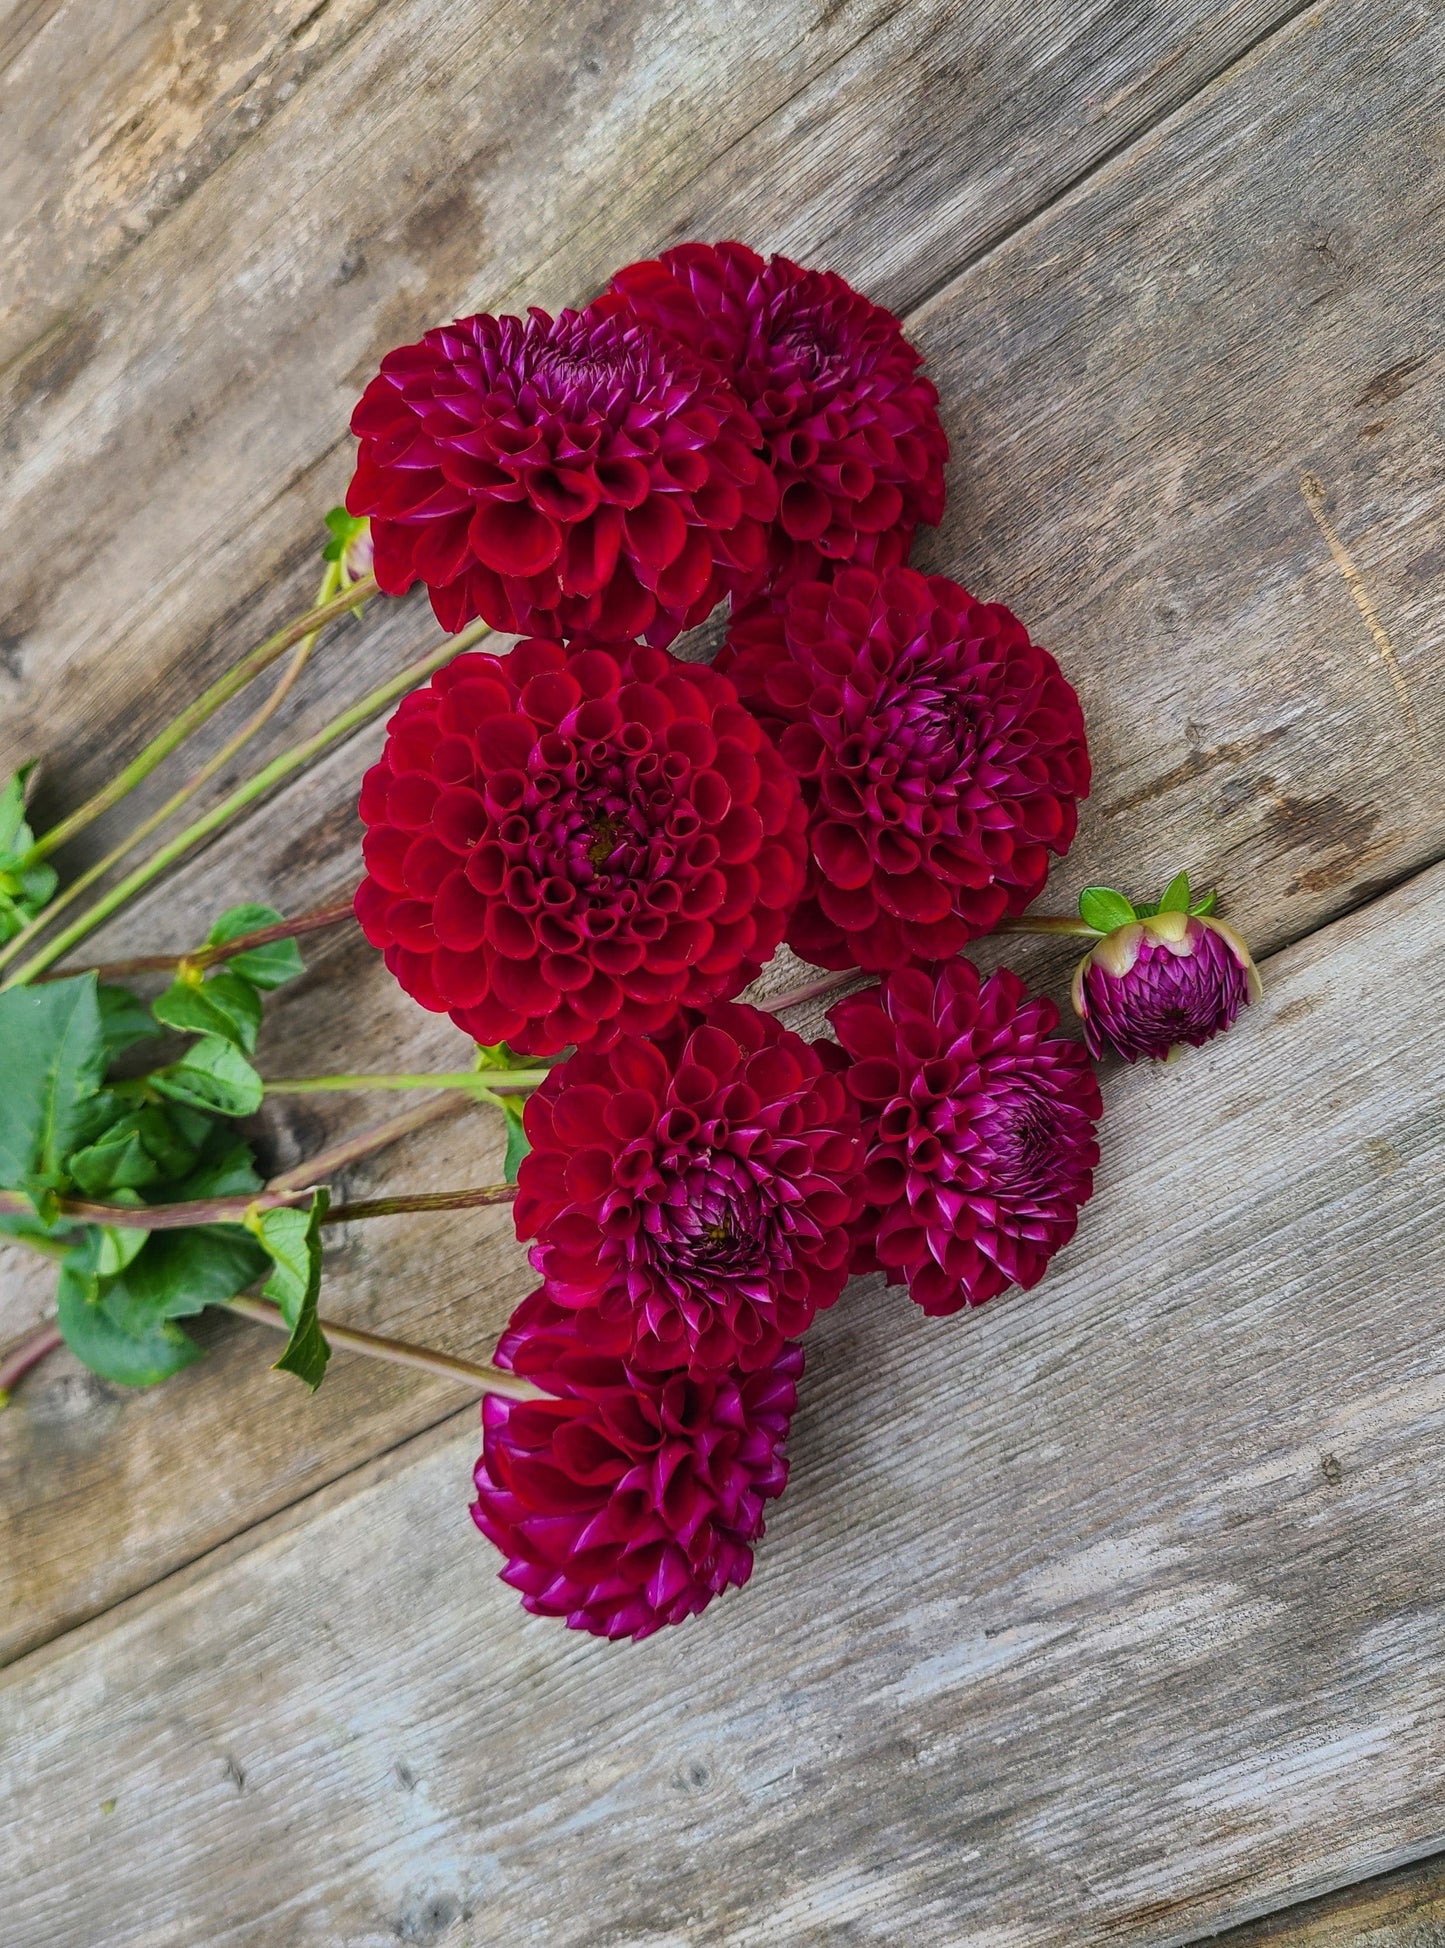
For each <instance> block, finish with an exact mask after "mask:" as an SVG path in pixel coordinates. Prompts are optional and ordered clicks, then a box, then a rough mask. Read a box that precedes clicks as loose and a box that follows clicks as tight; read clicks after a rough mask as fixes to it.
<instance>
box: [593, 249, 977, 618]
mask: <svg viewBox="0 0 1445 1948" xmlns="http://www.w3.org/2000/svg"><path fill="white" fill-rule="evenodd" d="M611 288H612V292H613V293H614V294H615V295H616V296H617V297H619V298H620V299H621V301H622V302H623V303H624V304H625V305H626V306H627V307H628V309H629V310H630V311H631V312H632V314H633V315H634V316H636V317H638V318H642V319H645V320H646V321H647V322H649V323H650V324H653V325H655V326H656V327H658V328H659V329H660V330H663V331H666V332H667V333H669V334H670V335H671V336H672V337H673V338H674V339H676V340H679V341H681V342H682V343H684V344H686V345H688V346H689V347H690V348H691V349H692V350H693V351H695V352H697V353H698V354H699V355H701V356H702V357H704V358H706V359H709V360H711V361H712V362H713V364H714V365H715V367H716V368H717V369H718V370H719V371H721V372H722V373H724V374H725V375H726V376H727V378H728V379H730V380H731V382H732V384H733V385H734V386H735V387H736V389H737V391H738V393H739V395H740V396H741V398H742V400H743V403H744V405H745V406H746V407H747V408H748V410H749V411H750V412H751V413H752V414H753V416H754V418H755V419H756V420H757V423H758V425H759V427H760V428H761V430H762V435H763V440H764V442H765V447H764V450H765V453H766V455H767V459H768V461H769V464H770V465H771V468H772V471H773V475H774V478H775V479H776V482H777V490H778V513H777V518H776V520H775V521H774V522H773V523H772V526H771V528H770V530H769V533H768V538H767V548H768V561H767V567H768V585H769V587H772V588H777V589H783V588H787V587H790V586H791V584H792V583H794V582H796V581H806V580H809V579H811V578H813V577H817V576H825V575H827V574H829V573H831V571H832V569H833V568H834V567H835V566H836V565H837V564H839V563H843V562H858V563H861V564H865V565H868V566H871V567H874V568H889V567H892V566H894V565H896V564H897V563H900V562H904V561H906V560H907V559H908V550H909V546H910V544H911V542H912V540H913V535H914V531H915V529H916V528H917V527H918V526H919V524H920V523H925V524H932V523H934V522H936V521H937V520H938V518H939V516H940V515H941V514H942V512H943V466H944V462H945V461H946V460H947V458H948V441H947V438H946V437H945V435H944V431H943V427H942V425H941V424H940V422H939V418H938V393H937V392H936V390H935V389H934V387H933V385H932V383H931V381H929V380H928V379H926V378H925V377H924V376H923V374H922V372H921V371H920V370H919V367H920V366H921V364H922V358H921V356H920V354H919V353H918V352H917V351H916V350H915V349H914V347H913V346H912V345H910V344H909V342H908V340H907V339H906V338H905V337H904V336H903V333H902V330H901V328H900V327H899V323H898V320H897V319H896V318H895V317H894V316H893V314H892V313H891V312H889V311H885V310H884V309H883V308H882V306H881V305H876V304H873V303H872V302H871V301H870V300H869V299H867V298H865V297H863V296H862V295H861V293H859V292H857V291H855V290H853V288H852V287H851V286H850V285H849V284H847V283H845V282H844V280H843V279H842V278H841V277H839V276H837V275H836V273H834V272H832V271H815V270H805V269H803V267H802V266H801V265H798V264H794V263H791V262H790V261H789V260H788V258H786V257H772V258H769V259H768V260H767V261H766V262H765V261H764V260H763V258H761V257H759V256H758V254H757V252H756V251H753V250H749V249H748V248H747V246H746V245H745V244H740V243H720V244H703V243H686V244H680V245H678V247H677V248H676V249H675V250H668V251H664V252H663V254H662V256H661V257H658V258H654V259H650V260H648V261H647V262H644V263H639V264H629V265H628V266H627V268H626V269H625V270H621V271H619V272H618V273H617V275H616V276H615V277H614V278H613V280H612V287H611Z"/></svg>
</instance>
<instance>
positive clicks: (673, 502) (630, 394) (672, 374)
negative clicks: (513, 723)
mask: <svg viewBox="0 0 1445 1948" xmlns="http://www.w3.org/2000/svg"><path fill="white" fill-rule="evenodd" d="M351 430H352V432H353V433H355V434H356V435H357V436H358V438H359V439H360V441H361V451H360V453H359V455H358V456H357V464H356V475H355V478H354V479H353V480H352V483H351V486H350V489H349V490H348V492H347V496H346V505H347V507H348V508H349V509H350V511H351V512H352V513H353V514H368V515H370V516H371V524H372V534H373V538H374V541H375V548H376V579H377V582H378V584H379V585H380V587H381V588H382V589H384V590H385V591H386V593H387V594H388V595H401V594H403V593H404V592H405V591H406V590H407V589H409V588H410V587H411V585H412V583H413V582H415V581H418V580H420V581H423V582H425V583H426V585H427V590H428V593H429V594H430V596H431V601H432V607H433V608H434V609H435V610H436V614H437V620H438V621H439V622H440V623H441V625H442V627H443V628H444V629H460V628H461V627H462V625H463V624H464V623H467V622H469V621H471V619H472V618H473V617H474V616H481V617H483V618H484V619H485V620H486V621H487V622H489V623H490V624H491V625H492V627H493V628H494V629H506V630H512V631H515V632H516V633H517V634H532V635H539V636H552V637H561V638H565V639H568V640H570V639H571V638H572V637H574V636H585V637H589V638H592V639H595V640H598V641H603V642H608V641H612V642H618V641H622V640H623V639H624V638H631V637H636V636H645V637H646V638H647V640H648V641H649V642H652V643H656V644H666V643H669V642H671V641H672V639H673V637H674V636H675V635H677V633H678V631H679V630H681V629H686V628H688V627H690V626H691V624H693V623H695V622H701V621H702V619H703V617H704V616H706V615H707V614H708V612H709V610H711V609H712V608H713V606H714V605H715V603H716V602H717V601H718V600H719V599H720V597H721V596H722V595H723V594H725V593H727V592H728V591H730V590H739V589H747V588H750V587H756V586H757V585H758V584H759V583H760V582H761V580H762V577H763V574H764V571H765V562H766V529H767V524H768V523H769V522H770V521H771V520H772V518H773V515H774V513H775V512H776V508H777V490H776V488H775V487H774V484H773V480H772V476H771V474H770V472H769V471H768V467H767V463H766V461H765V460H764V459H763V458H762V457H761V455H760V454H759V452H758V451H757V449H758V447H759V444H760V440H761V434H760V432H759V429H758V426H757V422H756V421H755V420H754V419H753V418H752V416H751V415H750V414H749V413H748V412H746V411H745V410H744V408H743V406H742V403H741V402H740V400H739V399H738V397H737V394H736V393H735V392H734V391H733V390H732V388H731V387H730V386H729V385H728V384H727V383H726V381H725V380H724V379H723V378H722V376H721V375H720V374H719V373H718V371H717V370H716V368H715V367H713V366H711V365H707V364H704V363H703V362H702V361H701V360H699V359H698V358H697V357H696V356H695V355H694V354H693V353H691V352H690V351H688V350H687V349H686V348H685V347H684V346H682V345H681V344H679V343H677V342H676V341H674V340H665V339H664V338H662V337H661V335H659V334H658V333H655V332H653V331H651V330H649V329H648V328H647V327H646V326H644V325H640V324H639V323H638V322H637V321H636V320H635V319H632V318H630V317H628V316H626V315H622V314H620V313H619V311H618V307H617V306H616V305H615V304H614V305H608V304H605V303H604V304H603V305H601V306H595V305H594V306H592V307H589V309H587V310H585V311H564V312H563V313H562V314H561V316H560V317H558V318H555V319H553V318H550V317H548V315H547V313H546V312H545V311H536V310H534V311H532V312H531V313H530V315H529V316H528V318H527V321H526V322H525V323H523V322H522V320H521V319H520V318H492V317H488V316H486V315H482V316H480V317H475V318H463V319H460V320H459V321H458V322H457V323H456V324H454V325H445V326H443V327H441V328H440V329H439V330H437V331H429V332H428V333H427V334H426V336H425V337H424V338H423V339H422V341H421V343H420V344H418V345H403V346H402V347H400V349H399V350H397V351H394V352H388V353H387V355H386V357H385V358H384V359H383V360H382V362H381V370H380V372H379V373H378V374H377V376H376V377H375V378H374V379H373V380H372V382H371V384H370V385H369V386H368V387H367V388H366V391H365V392H364V393H363V394H362V396H361V400H360V402H359V403H358V405H357V408H356V411H355V412H354V413H353V414H352V416H351Z"/></svg>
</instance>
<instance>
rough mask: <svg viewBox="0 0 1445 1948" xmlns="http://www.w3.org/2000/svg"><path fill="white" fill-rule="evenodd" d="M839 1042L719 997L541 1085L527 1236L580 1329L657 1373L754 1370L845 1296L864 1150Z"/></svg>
mask: <svg viewBox="0 0 1445 1948" xmlns="http://www.w3.org/2000/svg"><path fill="white" fill-rule="evenodd" d="M820 1049H821V1050H822V1051H824V1052H823V1053H820V1052H819V1050H820ZM829 1053H831V1054H833V1055H836V1049H835V1048H834V1047H833V1045H832V1044H820V1045H819V1047H818V1048H813V1047H810V1046H809V1045H808V1043H806V1042H805V1041H803V1040H802V1039H801V1038H800V1037H799V1036H797V1035H795V1034H793V1033H792V1032H791V1030H789V1029H786V1028H784V1027H783V1025H782V1024H781V1022H779V1021H778V1020H777V1019H776V1017H775V1016H773V1015H769V1014H764V1013H762V1012H761V1011H760V1010H759V1009H757V1008H749V1007H743V1006H739V1005H737V1004H734V1003H722V1004H720V1005H717V1006H714V1007H713V1008H711V1009H710V1010H709V1011H708V1012H707V1014H706V1015H705V1016H700V1017H699V1016H688V1017H684V1018H683V1019H682V1020H681V1021H679V1022H675V1023H674V1024H673V1026H672V1028H671V1029H669V1030H668V1032H667V1034H666V1035H665V1036H663V1037H661V1038H659V1040H658V1041H657V1042H655V1043H654V1042H650V1041H645V1040H643V1039H642V1038H641V1037H640V1036H624V1037H623V1038H622V1039H621V1040H620V1041H618V1042H617V1043H616V1044H615V1045H614V1046H613V1047H612V1048H611V1049H610V1050H608V1051H607V1052H606V1053H602V1054H598V1053H593V1052H591V1051H589V1052H586V1053H581V1054H577V1055H574V1056H572V1057H570V1058H569V1060H567V1061H566V1062H564V1063H563V1064H562V1065H561V1066H560V1067H559V1068H557V1069H554V1070H553V1071H552V1073H551V1074H550V1075H549V1076H548V1078H547V1080H546V1081H545V1082H544V1083H543V1084H542V1086H541V1088H540V1089H538V1090H537V1091H536V1092H535V1093H534V1094H533V1095H532V1096H531V1097H530V1098H529V1099H528V1102H527V1107H526V1111H525V1115H524V1122H525V1128H526V1132H527V1137H528V1139H529V1141H530V1143H531V1145H532V1149H531V1154H530V1155H529V1156H527V1157H526V1158H525V1159H524V1160H523V1162H522V1165H521V1170H520V1173H519V1177H518V1184H517V1202H516V1205H515V1207H514V1217H515V1220H516V1227H517V1236H518V1237H519V1238H534V1239H535V1240H536V1242H535V1244H533V1246H532V1249H531V1261H532V1264H533V1266H534V1268H535V1269H536V1270H537V1271H538V1272H539V1273H540V1274H541V1276H542V1278H543V1280H544V1289H545V1294H546V1298H547V1301H548V1302H549V1303H551V1304H554V1305H556V1306H557V1307H558V1308H559V1309H560V1310H561V1312H562V1313H563V1315H564V1316H565V1314H567V1313H569V1312H570V1313H572V1314H573V1315H574V1316H575V1319H576V1331H577V1336H578V1339H579V1341H580V1342H581V1343H582V1344H584V1345H586V1346H589V1347H592V1348H593V1349H595V1350H598V1351H601V1352H606V1353H609V1354H616V1355H617V1356H619V1357H621V1358H623V1359H625V1360H627V1361H628V1362H629V1364H630V1365H631V1366H633V1367H635V1368H636V1369H637V1370H638V1371H640V1372H645V1373H661V1372H665V1371H669V1370H671V1369H673V1368H685V1369H687V1370H689V1371H690V1372H692V1373H694V1374H705V1373H713V1374H716V1373H719V1372H722V1371H724V1370H727V1369H736V1370H738V1371H741V1372H749V1373H750V1372H753V1371H756V1370H758V1369H760V1368H764V1367H770V1366H772V1364H773V1363H774V1362H775V1361H776V1360H777V1359H779V1358H780V1357H781V1356H782V1351H783V1346H784V1343H785V1341H787V1340H789V1339H796V1338H798V1337H800V1336H801V1334H803V1333H804V1332H806V1331H807V1329H808V1327H809V1325H810V1324H811V1323H812V1319H813V1315H814V1313H815V1312H816V1311H817V1310H818V1309H819V1308H820V1307H823V1306H829V1305H831V1304H832V1303H833V1301H834V1300H835V1299H836V1298H837V1297H838V1294H839V1293H840V1292H841V1291H842V1289H843V1285H844V1282H845V1281H846V1279H847V1276H848V1228H849V1226H850V1224H851V1223H852V1221H853V1220H854V1219H855V1218H856V1216H857V1215H858V1211H859V1208H860V1198H859V1194H858V1179H857V1172H858V1166H859V1163H860V1160H861V1152H860V1148H859V1139H858V1115H857V1111H856V1109H855V1108H854V1106H853V1104H852V1103H851V1102H850V1100H849V1097H848V1094H847V1091H846V1090H845V1088H844V1086H843V1083H842V1081H841V1080H840V1078H839V1077H838V1075H836V1074H835V1073H832V1072H831V1071H830V1069H829V1068H828V1067H827V1066H826V1065H825V1064H826V1062H827V1059H828V1054H829Z"/></svg>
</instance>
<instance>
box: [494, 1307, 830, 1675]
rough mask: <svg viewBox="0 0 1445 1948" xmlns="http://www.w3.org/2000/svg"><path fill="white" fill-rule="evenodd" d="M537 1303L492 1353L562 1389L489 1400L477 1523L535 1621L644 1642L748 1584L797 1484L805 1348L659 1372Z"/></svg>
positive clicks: (521, 1312)
mask: <svg viewBox="0 0 1445 1948" xmlns="http://www.w3.org/2000/svg"><path fill="white" fill-rule="evenodd" d="M539 1299H540V1295H537V1296H535V1297H534V1298H533V1299H530V1300H526V1301H524V1302H523V1304H522V1306H521V1307H520V1309H519V1310H518V1312H517V1314H516V1315H515V1317H514V1318H513V1320H512V1323H511V1325H510V1327H509V1328H508V1330H507V1332H506V1334H505V1335H504V1337H503V1339H502V1341H501V1344H500V1345H499V1346H498V1348H497V1355H496V1357H497V1362H498V1364H499V1365H501V1366H505V1367H508V1368H511V1369H512V1370H513V1371H515V1372H517V1373H521V1374H525V1375H526V1376H527V1378H529V1379H531V1380H533V1381H535V1382H536V1384H537V1385H539V1386H541V1387H543V1388H544V1389H545V1390H546V1391H547V1392H548V1393H549V1394H551V1395H552V1396H553V1398H551V1399H546V1400H538V1401H527V1402H520V1403H519V1402H517V1401H511V1400H503V1399H500V1398H498V1396H497V1395H495V1394H489V1395H488V1396H487V1398H486V1399H485V1401H484V1402H483V1404H482V1426H483V1446H482V1456H481V1459H480V1460H479V1461H478V1463H477V1467H476V1473H475V1477H474V1479H475V1482H476V1490H477V1499H476V1501H475V1502H474V1503H473V1505H472V1519H473V1520H474V1521H475V1523H476V1525H477V1527H478V1528H479V1529H480V1530H481V1532H482V1534H483V1535H485V1536H486V1537H487V1538H488V1539H489V1540H490V1541H491V1542H493V1543H494V1544H495V1545H496V1547H497V1548H498V1549H500V1550H501V1552H502V1554H503V1555H504V1556H505V1557H506V1565H505V1567H504V1568H503V1570H502V1572H501V1574H502V1578H503V1580H504V1581H505V1582H508V1583H510V1584H511V1585H512V1587H513V1588H514V1589H517V1590H520V1592H521V1596H522V1603H523V1606H524V1607H525V1608H526V1609H528V1610H530V1611H531V1612H532V1613H533V1614H534V1615H537V1616H551V1617H564V1618H565V1619H566V1621H567V1623H568V1624H569V1625H570V1626H571V1627H572V1628H573V1629H574V1630H586V1631H590V1632H591V1633H592V1634H593V1635H594V1636H599V1637H631V1638H641V1637H647V1636H650V1635H651V1634H652V1632H653V1631H655V1630H658V1629H660V1628H661V1627H662V1625H664V1624H669V1623H681V1622H682V1621H683V1620H684V1619H685V1618H687V1617H690V1616H694V1615H696V1613H697V1612H698V1611H699V1610H703V1609H705V1608H706V1607H707V1605H708V1604H709V1603H710V1602H711V1601H712V1599H713V1598H714V1597H715V1596H717V1595H718V1594H719V1593H720V1592H721V1591H723V1590H725V1589H727V1588H728V1587H729V1586H730V1585H732V1586H739V1587H740V1586H741V1585H742V1584H744V1583H745V1582H746V1581H747V1580H748V1577H749V1575H750V1574H751V1572H752V1566H753V1545H754V1543H755V1542H756V1541H757V1540H758V1538H759V1537H760V1536H761V1535H762V1533H763V1515H764V1508H765V1505H766V1504H767V1503H768V1502H769V1501H771V1500H773V1499H774V1498H775V1497H776V1496H778V1495H780V1494H781V1493H782V1492H783V1488H784V1485H785V1484H786V1482H787V1478H788V1464H787V1461H786V1459H785V1458H784V1455H783V1446H784V1442H785V1441H786V1439H787V1435H788V1428H789V1424H790V1422H791V1419H792V1415H793V1410H794V1408H795V1406H796V1405H797V1398H798V1389H797V1383H798V1379H799V1376H800V1375H801V1373H802V1370H803V1353H802V1348H801V1347H799V1346H791V1345H790V1346H783V1347H781V1348H780V1349H779V1350H778V1351H777V1353H776V1354H775V1356H774V1357H773V1359H772V1360H771V1361H770V1362H769V1363H768V1364H766V1365H764V1366H761V1367H759V1368H757V1369H756V1370H755V1371H753V1372H750V1373H746V1374H741V1373H719V1374H716V1375H713V1376H708V1377H702V1378H694V1377H690V1376H689V1375H688V1374H686V1373H671V1374H665V1375H660V1376H656V1377H654V1376H651V1375H647V1374H643V1373H639V1372H637V1371H636V1370H635V1369H633V1368H631V1367H629V1366H628V1365H627V1364H626V1363H625V1362H624V1361H623V1360H620V1359H618V1358H616V1357H614V1356H612V1355H610V1354H606V1353H598V1352H595V1351H593V1350H592V1349H591V1348H589V1347H587V1346H585V1345H584V1344H583V1343H582V1341H581V1339H580V1337H579V1335H578V1332H577V1329H576V1319H575V1316H574V1315H572V1314H570V1313H567V1312H565V1311H558V1310H556V1309H554V1308H551V1307H549V1306H547V1305H546V1304H545V1303H540V1302H539Z"/></svg>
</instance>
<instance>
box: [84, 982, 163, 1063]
mask: <svg viewBox="0 0 1445 1948" xmlns="http://www.w3.org/2000/svg"><path fill="white" fill-rule="evenodd" d="M95 998H96V1000H97V1001H98V1002H99V1004H100V1032H101V1034H102V1035H103V1036H104V1037H105V1046H106V1051H107V1053H108V1054H110V1055H111V1056H116V1055H121V1054H123V1053H124V1051H125V1050H126V1049H128V1048H130V1047H132V1046H133V1045H134V1044H135V1043H136V1042H148V1041H150V1040H152V1039H153V1038H154V1036H155V1032H156V1025H155V1022H154V1021H153V1020H152V1019H151V1011H150V1009H149V1008H148V1007H147V1006H146V1004H145V1003H144V1001H142V1000H141V998H140V996H139V995H138V994H132V993H131V991H130V989H129V988H113V987H98V988H97V989H96V991H95Z"/></svg>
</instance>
